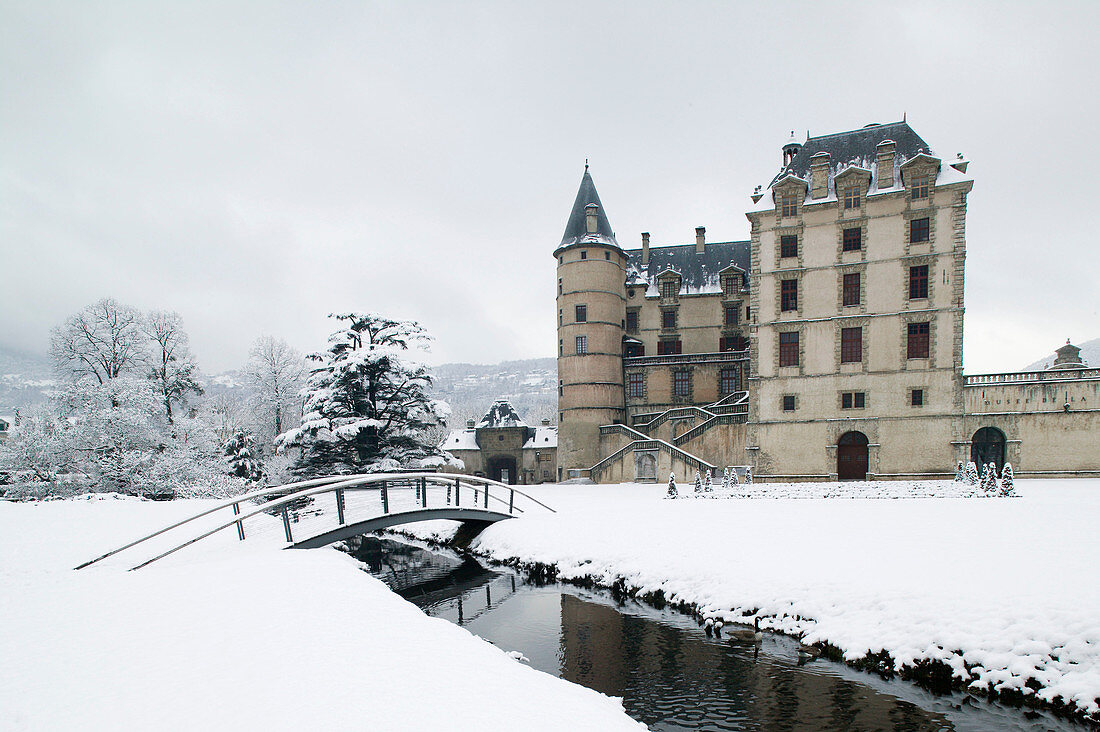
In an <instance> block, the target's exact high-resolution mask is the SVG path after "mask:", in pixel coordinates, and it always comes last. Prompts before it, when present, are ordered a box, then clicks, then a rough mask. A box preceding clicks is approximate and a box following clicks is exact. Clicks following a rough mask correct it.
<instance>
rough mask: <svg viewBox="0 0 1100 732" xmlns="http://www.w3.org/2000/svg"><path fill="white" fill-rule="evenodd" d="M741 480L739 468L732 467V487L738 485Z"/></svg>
mask: <svg viewBox="0 0 1100 732" xmlns="http://www.w3.org/2000/svg"><path fill="white" fill-rule="evenodd" d="M739 483H740V480H739V479H738V478H737V468H730V488H733V486H735V485H738V484H739Z"/></svg>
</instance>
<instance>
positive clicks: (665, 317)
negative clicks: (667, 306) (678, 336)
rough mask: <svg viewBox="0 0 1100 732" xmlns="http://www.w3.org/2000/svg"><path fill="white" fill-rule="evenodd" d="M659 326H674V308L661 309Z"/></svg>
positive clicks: (668, 327) (670, 327)
mask: <svg viewBox="0 0 1100 732" xmlns="http://www.w3.org/2000/svg"><path fill="white" fill-rule="evenodd" d="M661 327H662V328H667V329H673V328H675V327H676V311H675V310H662V311H661Z"/></svg>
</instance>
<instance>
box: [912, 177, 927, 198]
mask: <svg viewBox="0 0 1100 732" xmlns="http://www.w3.org/2000/svg"><path fill="white" fill-rule="evenodd" d="M909 192H910V194H909V195H910V197H911V198H912V199H913V200H917V199H919V198H928V175H914V176H913V177H912V178H910V180H909Z"/></svg>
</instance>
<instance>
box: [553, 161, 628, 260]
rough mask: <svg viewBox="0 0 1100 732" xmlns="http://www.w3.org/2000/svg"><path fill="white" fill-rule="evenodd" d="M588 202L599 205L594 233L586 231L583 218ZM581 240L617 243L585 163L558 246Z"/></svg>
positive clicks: (586, 227) (616, 244)
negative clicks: (579, 185)
mask: <svg viewBox="0 0 1100 732" xmlns="http://www.w3.org/2000/svg"><path fill="white" fill-rule="evenodd" d="M590 203H594V204H596V205H597V206H599V209H597V211H596V233H595V234H589V233H588V226H587V223H586V218H585V216H586V214H585V207H586V206H588V205H589V204H590ZM582 240H586V241H591V242H593V243H604V244H614V245H615V246H618V245H619V243H618V242H617V241H615V232H614V231H612V230H611V222H609V221H608V220H607V212H605V211H604V210H603V204H602V203H601V202H600V194H598V193H596V184H595V183H593V182H592V175H591V173H589V172H588V165H587V164H586V165H585V166H584V177H583V178H581V187H580V190H578V191H577V200H576V201H574V202H573V210H572V211H571V212H570V214H569V221H568V222H567V223H566V224H565V234H564V235H563V236H562V238H561V245H560V246H563V247H564V246H568V245H570V244H574V243H576V242H579V241H582Z"/></svg>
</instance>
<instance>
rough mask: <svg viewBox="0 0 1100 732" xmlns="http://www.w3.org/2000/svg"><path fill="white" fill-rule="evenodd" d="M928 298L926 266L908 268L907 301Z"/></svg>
mask: <svg viewBox="0 0 1100 732" xmlns="http://www.w3.org/2000/svg"><path fill="white" fill-rule="evenodd" d="M926 297H928V265H927V264H921V265H918V266H916V267H910V268H909V299H910V300H923V299H925V298H926Z"/></svg>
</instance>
